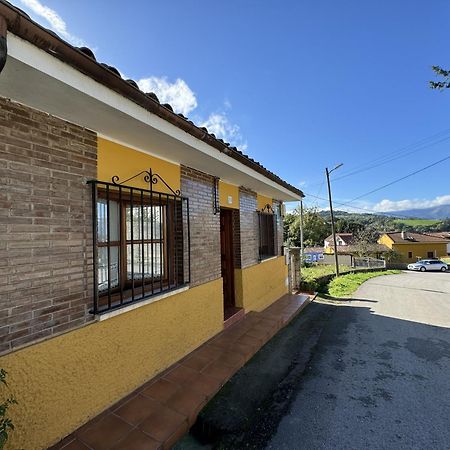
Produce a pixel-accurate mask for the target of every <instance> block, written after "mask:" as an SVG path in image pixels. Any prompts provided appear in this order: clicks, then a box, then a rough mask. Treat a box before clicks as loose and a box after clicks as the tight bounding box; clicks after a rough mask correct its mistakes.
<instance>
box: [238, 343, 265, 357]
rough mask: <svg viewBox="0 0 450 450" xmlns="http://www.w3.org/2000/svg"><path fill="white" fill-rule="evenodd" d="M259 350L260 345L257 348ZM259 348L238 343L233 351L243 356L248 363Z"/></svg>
mask: <svg viewBox="0 0 450 450" xmlns="http://www.w3.org/2000/svg"><path fill="white" fill-rule="evenodd" d="M257 348H258V349H259V345H258V346H257ZM257 348H256V347H255V346H253V345H249V344H241V343H240V342H238V343H237V344H235V346H234V347H233V351H235V352H236V353H239V354H241V355H242V356H243V357H244V359H245V360H246V361H248V360H249V359H250V358H251V357H252V356H253V355H254V354H255V353H256V351H257Z"/></svg>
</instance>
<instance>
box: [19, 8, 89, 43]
mask: <svg viewBox="0 0 450 450" xmlns="http://www.w3.org/2000/svg"><path fill="white" fill-rule="evenodd" d="M20 2H21V3H22V4H23V5H24V6H25V7H26V8H28V9H29V10H30V12H32V13H34V14H36V15H37V16H39V17H42V18H44V19H45V20H46V21H47V22H48V24H49V25H50V28H51V29H52V30H54V31H55V32H56V33H58V34H59V35H60V36H61V37H63V38H64V39H66V40H67V41H69V42H70V43H71V44H73V45H77V46H83V45H85V44H84V41H83V40H82V39H80V38H79V37H77V36H74V35H73V34H71V33H69V32H68V31H67V25H66V22H65V21H64V19H63V18H62V17H61V16H60V15H59V14H58V13H57V12H56V11H55V10H53V9H51V8H49V7H48V6H45V5H43V4H42V3H41V2H39V0H20Z"/></svg>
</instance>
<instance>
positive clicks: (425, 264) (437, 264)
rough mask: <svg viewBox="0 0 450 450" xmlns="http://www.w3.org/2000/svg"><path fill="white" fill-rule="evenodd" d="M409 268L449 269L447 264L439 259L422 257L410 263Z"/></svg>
mask: <svg viewBox="0 0 450 450" xmlns="http://www.w3.org/2000/svg"><path fill="white" fill-rule="evenodd" d="M408 270H420V271H421V272H427V271H432V270H437V271H439V270H440V271H441V272H446V271H447V270H448V266H447V264H445V262H444V261H440V260H439V259H421V260H420V261H417V262H415V263H412V264H408Z"/></svg>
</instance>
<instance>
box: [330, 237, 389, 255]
mask: <svg viewBox="0 0 450 450" xmlns="http://www.w3.org/2000/svg"><path fill="white" fill-rule="evenodd" d="M336 244H337V253H338V254H339V255H349V256H352V257H353V256H360V255H361V251H362V248H361V246H360V245H358V243H357V242H355V239H354V238H353V234H352V233H337V234H336ZM388 251H389V248H388V247H387V246H386V245H383V244H382V243H376V242H374V243H373V244H366V245H365V246H364V256H371V257H374V258H382V257H383V254H384V253H387V252H388ZM324 253H325V255H333V254H334V243H333V236H332V235H330V236H328V237H327V238H326V239H325V241H324ZM351 261H353V260H352V259H351Z"/></svg>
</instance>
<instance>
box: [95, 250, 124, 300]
mask: <svg viewBox="0 0 450 450" xmlns="http://www.w3.org/2000/svg"><path fill="white" fill-rule="evenodd" d="M110 257H111V261H110V274H111V289H112V288H114V287H117V286H119V248H118V247H111V248H110ZM107 290H108V248H107V247H99V248H98V292H99V293H102V292H105V291H107Z"/></svg>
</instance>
